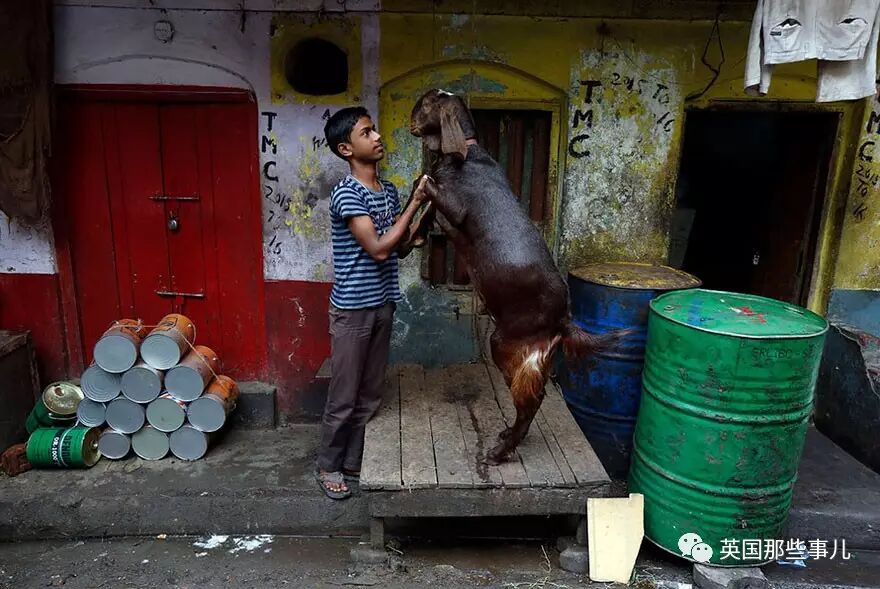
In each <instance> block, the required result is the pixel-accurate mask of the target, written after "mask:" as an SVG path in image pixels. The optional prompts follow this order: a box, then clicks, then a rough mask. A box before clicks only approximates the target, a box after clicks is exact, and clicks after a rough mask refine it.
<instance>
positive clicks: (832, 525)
mask: <svg viewBox="0 0 880 589" xmlns="http://www.w3.org/2000/svg"><path fill="white" fill-rule="evenodd" d="M788 526H789V536H790V537H791V538H799V539H801V540H806V539H820V540H824V539H828V540H831V539H834V538H841V539H846V545H847V546H848V547H849V546H852V547H853V548H860V549H865V550H880V475H878V474H877V473H876V472H874V471H872V470H871V469H869V468H868V467H866V466H865V465H863V464H862V463H861V462H859V461H858V460H856V459H855V458H853V457H852V456H850V455H849V454H847V453H846V451H844V450H843V449H842V448H840V446H837V445H836V444H834V442H832V441H831V440H829V439H828V438H827V437H826V436H824V435H822V434H821V433H820V432H819V431H817V430H816V429H815V428H812V427H811V428H810V429H809V430H808V432H807V443H806V446H805V448H804V454H803V457H802V458H801V463H800V466H799V468H798V480H797V483H796V484H795V487H794V499H793V501H792V508H791V514H790V516H789V524H788Z"/></svg>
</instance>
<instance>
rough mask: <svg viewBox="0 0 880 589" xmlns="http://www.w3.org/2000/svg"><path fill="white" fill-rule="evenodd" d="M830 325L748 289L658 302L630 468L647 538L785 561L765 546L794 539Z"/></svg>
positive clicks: (720, 555) (750, 560) (689, 550)
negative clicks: (789, 531)
mask: <svg viewBox="0 0 880 589" xmlns="http://www.w3.org/2000/svg"><path fill="white" fill-rule="evenodd" d="M827 329H828V324H827V323H826V321H825V320H824V319H823V318H822V317H819V316H818V315H816V314H815V313H812V312H810V311H808V310H806V309H802V308H800V307H796V306H794V305H790V304H787V303H783V302H780V301H775V300H772V299H767V298H763V297H758V296H752V295H744V294H735V293H727V292H716V291H708V290H702V289H692V290H683V291H675V292H671V293H667V294H663V295H660V296H659V297H657V298H655V299H654V300H653V301H651V304H650V314H649V317H648V343H647V349H646V355H645V367H644V372H643V375H642V400H641V405H640V407H639V413H638V418H637V421H636V429H635V439H634V452H633V462H632V467H631V468H630V473H629V489H630V491H631V492H634V493H642V494H644V496H645V536H646V537H647V538H648V539H649V540H651V541H652V542H654V543H655V544H657V545H658V546H660V547H661V548H664V549H666V550H668V551H670V552H672V553H674V554H676V555H678V556H682V557H684V558H686V559H688V560H691V561H695V562H702V563H706V564H710V565H715V566H756V565H760V564H763V563H766V562H769V561H772V560H777V556H778V555H777V554H775V552H773V553H771V552H768V551H767V550H766V547H767V546H770V545H773V546H777V545H778V544H777V543H778V542H779V541H782V540H786V538H785V537H784V532H785V524H786V520H787V518H788V513H789V509H790V507H791V499H792V490H793V487H794V482H795V478H796V477H797V468H798V463H799V461H800V457H801V452H802V449H803V446H804V441H805V438H806V433H807V426H808V423H809V418H810V412H811V410H812V406H813V392H814V389H815V386H816V379H817V377H818V373H819V364H820V362H821V359H822V350H823V345H824V340H825V332H826V331H827ZM757 543H760V549H759V550H757V551H755V550H753V548H754V546H756V545H757Z"/></svg>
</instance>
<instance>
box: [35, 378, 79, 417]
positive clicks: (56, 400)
mask: <svg viewBox="0 0 880 589" xmlns="http://www.w3.org/2000/svg"><path fill="white" fill-rule="evenodd" d="M83 398H84V395H83V392H82V389H81V388H80V387H79V385H78V384H76V383H74V382H69V381H59V382H53V383H52V384H50V385H48V386H47V387H46V388H45V389H43V404H44V405H45V406H46V407H47V408H48V409H49V411H51V412H52V413H54V414H56V415H62V416H65V417H67V416H74V415H76V408H77V407H78V406H79V402H80V401H82V400H83Z"/></svg>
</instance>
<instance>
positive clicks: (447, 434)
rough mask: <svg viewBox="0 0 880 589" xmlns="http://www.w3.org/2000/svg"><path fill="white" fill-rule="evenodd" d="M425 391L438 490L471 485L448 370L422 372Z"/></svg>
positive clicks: (472, 478)
mask: <svg viewBox="0 0 880 589" xmlns="http://www.w3.org/2000/svg"><path fill="white" fill-rule="evenodd" d="M425 393H426V394H425V397H426V398H427V400H428V403H429V404H430V407H431V411H430V415H431V436H432V438H433V442H434V459H435V461H436V463H437V485H438V486H439V487H440V488H441V489H457V488H469V487H473V486H474V477H473V473H472V472H471V466H470V461H469V460H468V455H467V446H466V444H465V441H464V433H463V432H462V429H461V422H460V421H459V419H458V410H457V409H456V404H457V403H458V402H459V401H458V399H457V398H456V388H455V383H454V382H453V381H452V380H451V379H450V377H449V372H448V369H442V368H437V369H432V370H426V371H425Z"/></svg>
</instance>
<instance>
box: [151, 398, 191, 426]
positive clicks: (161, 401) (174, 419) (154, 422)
mask: <svg viewBox="0 0 880 589" xmlns="http://www.w3.org/2000/svg"><path fill="white" fill-rule="evenodd" d="M184 421H186V402H185V401H182V400H180V399H178V398H176V397H175V396H174V395H172V394H171V393H163V394H161V395H159V398H158V399H156V400H155V401H152V402H151V403H150V404H149V405H147V422H148V423H149V424H150V425H151V426H153V427H154V428H156V429H157V430H159V431H161V432H173V431H174V430H177V429H180V426H182V425H183V422H184Z"/></svg>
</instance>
